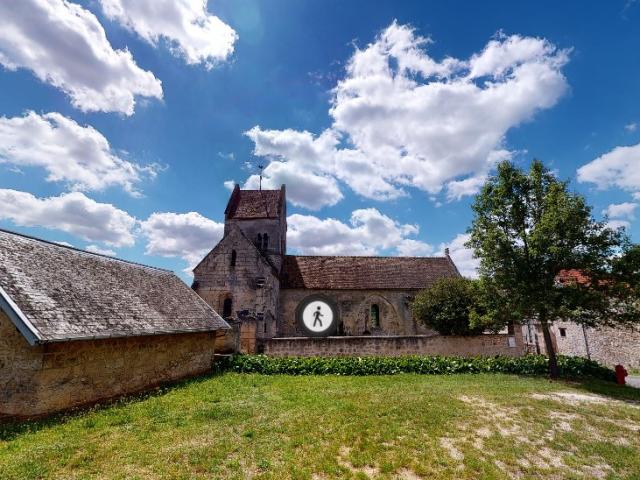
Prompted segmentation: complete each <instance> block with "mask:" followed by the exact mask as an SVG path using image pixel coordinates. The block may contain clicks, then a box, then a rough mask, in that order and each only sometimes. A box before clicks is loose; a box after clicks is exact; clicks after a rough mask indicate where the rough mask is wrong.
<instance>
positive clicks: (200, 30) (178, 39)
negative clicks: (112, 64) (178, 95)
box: [99, 0, 238, 68]
mask: <svg viewBox="0 0 640 480" xmlns="http://www.w3.org/2000/svg"><path fill="white" fill-rule="evenodd" d="M99 1H100V3H101V5H102V9H103V11H104V13H105V15H106V17H107V18H109V19H110V20H114V21H117V22H119V23H121V24H122V25H123V26H124V27H126V28H127V29H129V30H131V31H134V32H136V33H137V34H138V35H140V37H142V38H143V39H144V40H146V41H147V42H149V43H150V44H152V45H156V46H157V45H158V44H159V43H161V41H165V42H166V43H167V45H168V46H169V48H170V49H171V51H172V52H173V53H174V54H175V55H178V56H181V57H182V58H184V60H185V61H186V62H187V63H188V64H197V63H202V64H204V65H205V66H206V67H207V68H211V67H212V66H213V65H215V63H216V62H219V61H223V60H225V59H226V58H227V57H229V55H231V54H232V53H233V45H234V43H235V41H236V39H237V38H238V35H237V34H236V32H235V31H234V30H233V29H232V28H231V27H230V26H229V25H227V24H226V23H224V22H223V21H222V20H220V19H219V18H218V17H216V16H214V15H211V14H209V13H208V12H207V0H99Z"/></svg>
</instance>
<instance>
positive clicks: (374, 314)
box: [371, 303, 380, 328]
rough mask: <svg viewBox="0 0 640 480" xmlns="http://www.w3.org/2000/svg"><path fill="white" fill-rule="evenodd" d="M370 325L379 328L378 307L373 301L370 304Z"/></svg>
mask: <svg viewBox="0 0 640 480" xmlns="http://www.w3.org/2000/svg"><path fill="white" fill-rule="evenodd" d="M371 326H372V327H373V328H380V307H379V306H378V305H377V304H375V303H374V304H373V305H371Z"/></svg>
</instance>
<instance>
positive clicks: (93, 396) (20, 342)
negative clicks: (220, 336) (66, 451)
mask: <svg viewBox="0 0 640 480" xmlns="http://www.w3.org/2000/svg"><path fill="white" fill-rule="evenodd" d="M214 341H215V334H214V333H191V334H180V335H155V336H144V337H129V338H118V339H108V340H90V341H73V342H61V343H51V344H45V345H37V346H30V345H29V344H28V343H27V341H26V340H25V339H24V337H23V336H22V335H21V334H20V333H19V332H18V331H17V330H16V329H15V327H14V326H13V324H12V323H11V321H10V320H9V319H8V318H7V317H6V316H5V315H4V313H2V312H0V417H1V416H24V417H30V416H38V415H43V414H48V413H52V412H55V411H59V410H65V409H68V408H70V407H74V406H80V405H85V404H91V403H94V402H97V401H101V400H106V399H109V398H112V397H117V396H120V395H124V394H128V393H134V392H138V391H143V390H145V389H148V388H150V387H153V386H155V385H158V384H161V383H163V382H169V381H175V380H178V379H180V378H184V377H188V376H192V375H197V374H200V373H204V372H206V371H208V370H209V369H210V368H211V365H212V362H213V353H214Z"/></svg>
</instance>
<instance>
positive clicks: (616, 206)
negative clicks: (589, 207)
mask: <svg viewBox="0 0 640 480" xmlns="http://www.w3.org/2000/svg"><path fill="white" fill-rule="evenodd" d="M637 207H638V204H637V203H632V202H623V203H612V204H610V205H609V206H608V207H607V208H605V209H604V210H603V211H602V213H603V214H604V215H606V216H608V217H610V218H628V219H629V220H633V219H634V211H635V209H636V208H637Z"/></svg>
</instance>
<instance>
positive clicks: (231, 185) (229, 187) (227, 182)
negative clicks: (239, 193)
mask: <svg viewBox="0 0 640 480" xmlns="http://www.w3.org/2000/svg"><path fill="white" fill-rule="evenodd" d="M223 185H224V188H226V189H227V190H229V191H231V192H232V191H233V189H234V188H236V182H235V180H225V181H224V183H223Z"/></svg>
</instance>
